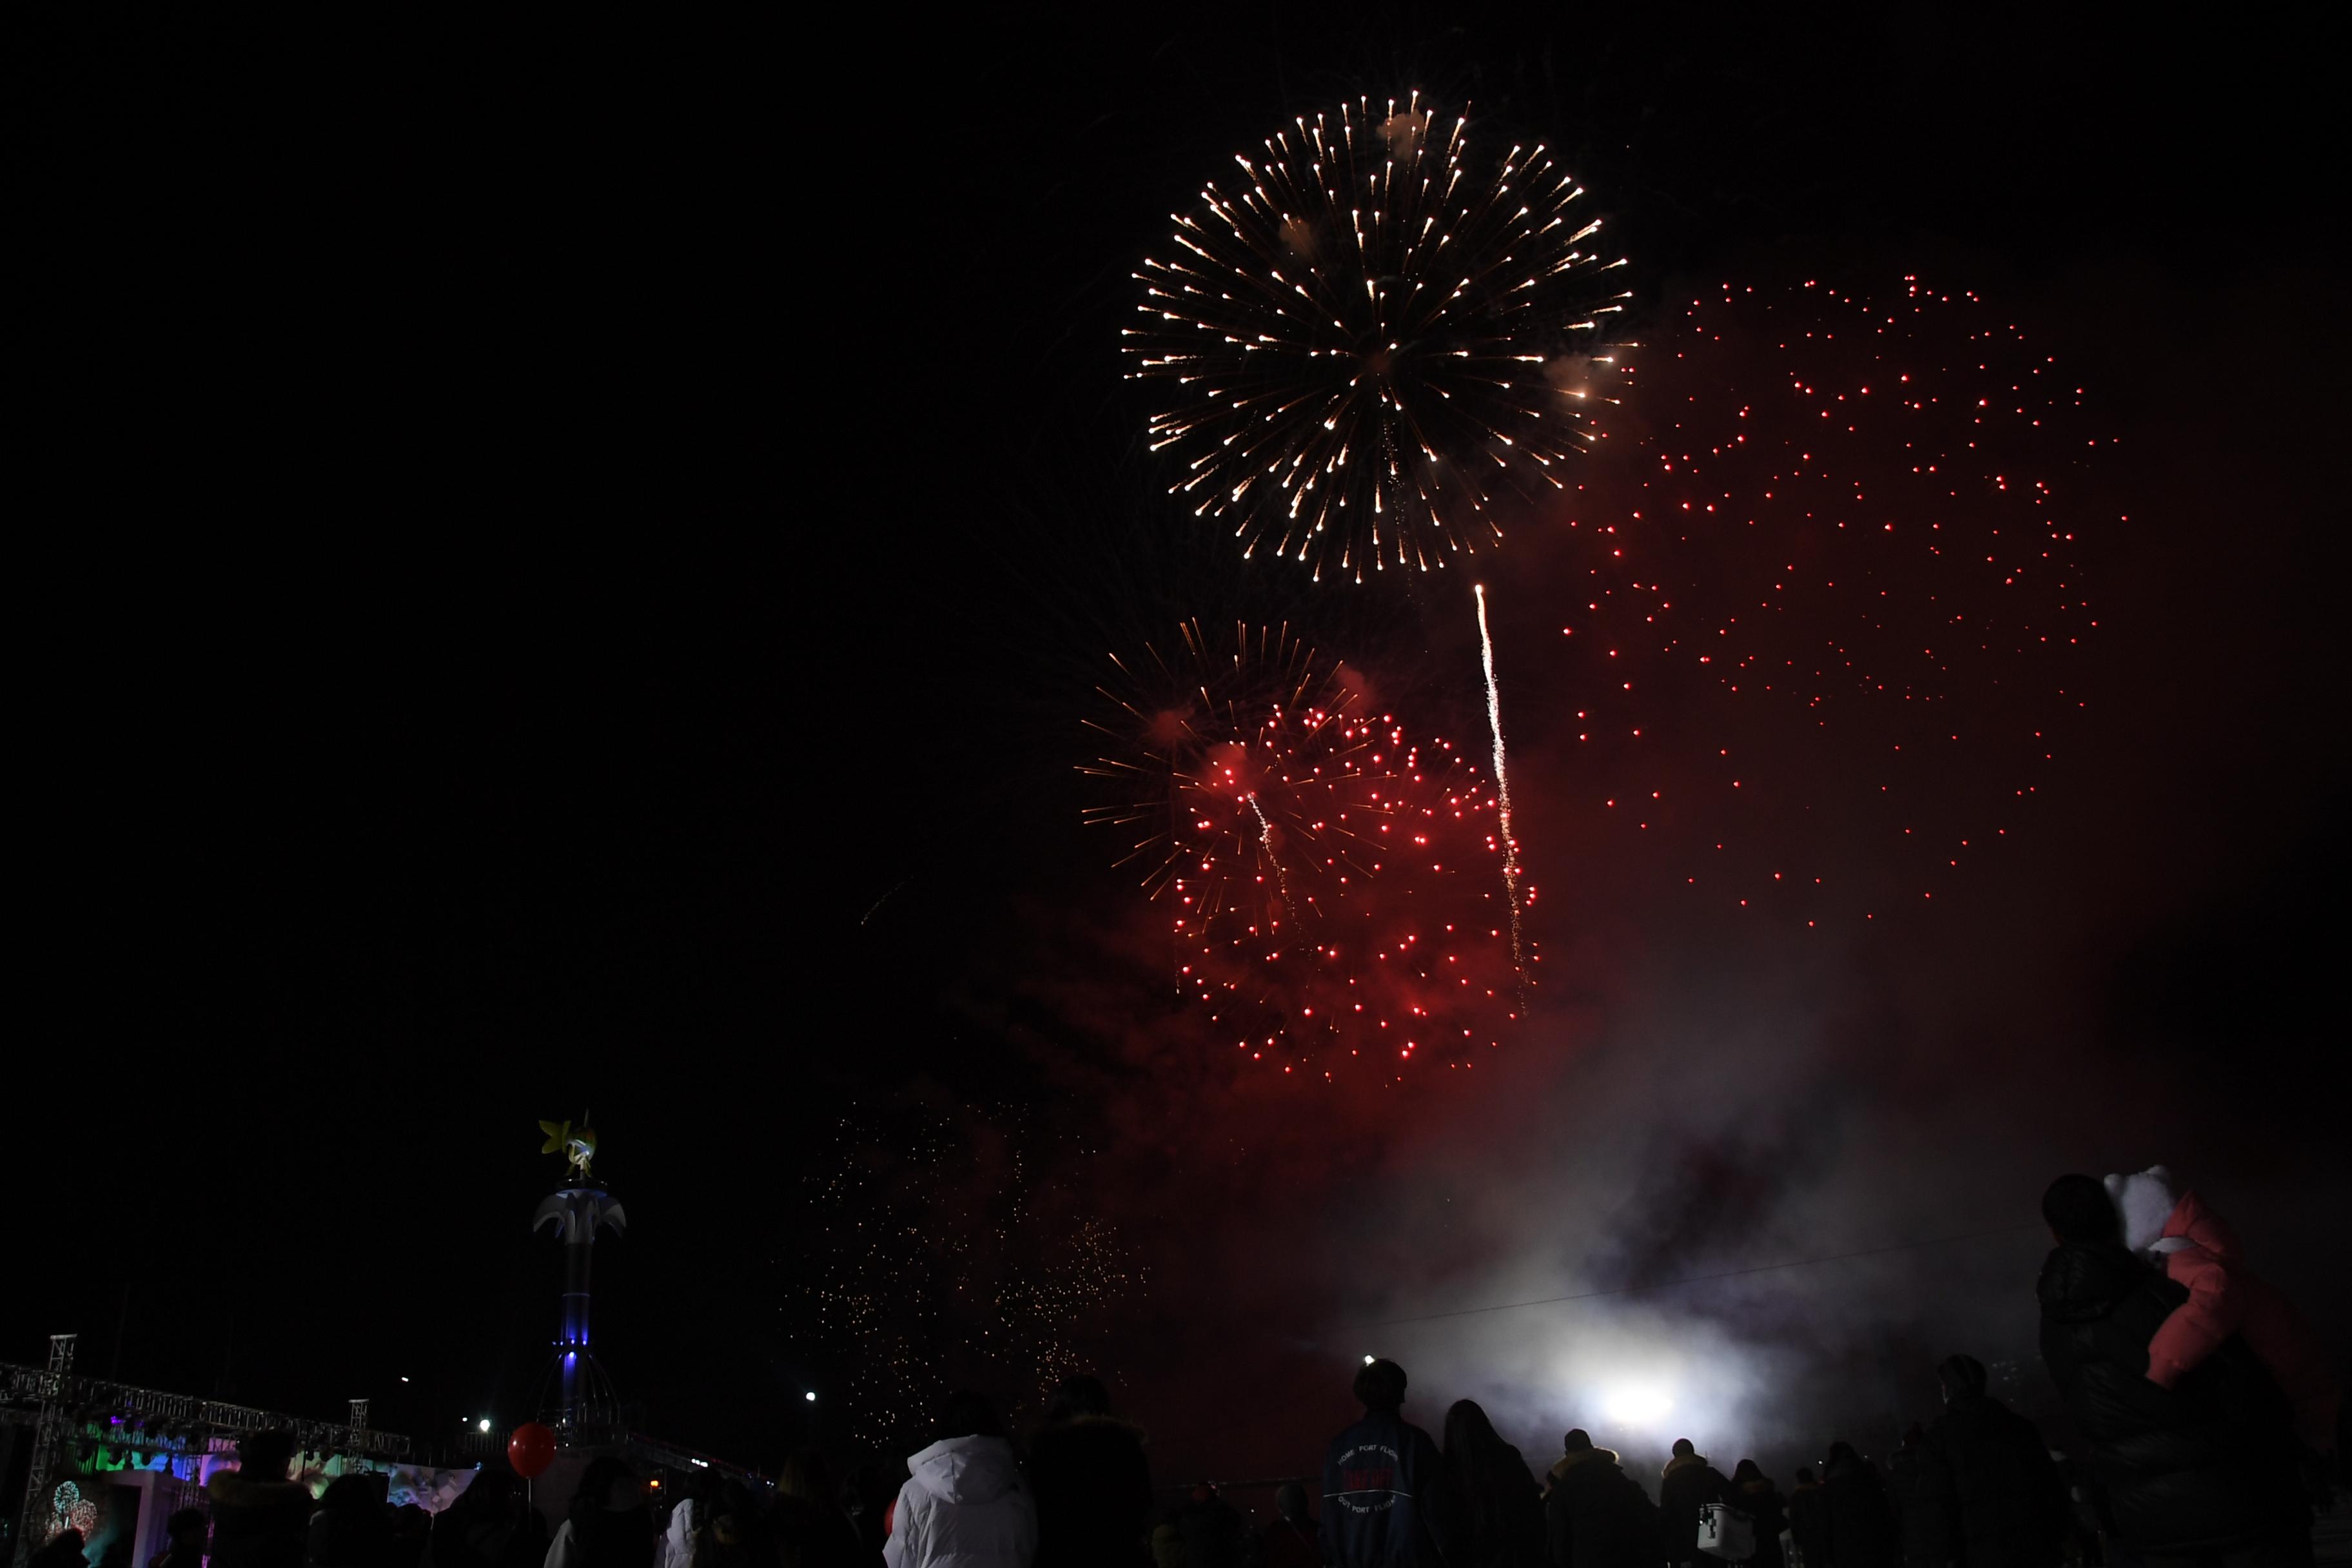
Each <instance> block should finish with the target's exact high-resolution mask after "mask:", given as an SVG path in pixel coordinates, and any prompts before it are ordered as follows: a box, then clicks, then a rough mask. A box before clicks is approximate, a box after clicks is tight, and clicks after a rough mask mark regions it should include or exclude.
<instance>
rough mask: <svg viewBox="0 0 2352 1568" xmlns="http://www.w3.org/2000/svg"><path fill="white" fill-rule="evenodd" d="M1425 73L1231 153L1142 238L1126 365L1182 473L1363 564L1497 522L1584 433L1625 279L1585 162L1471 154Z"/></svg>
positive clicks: (1353, 568) (1457, 546)
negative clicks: (1428, 87)
mask: <svg viewBox="0 0 2352 1568" xmlns="http://www.w3.org/2000/svg"><path fill="white" fill-rule="evenodd" d="M1471 141H1472V139H1471V136H1470V133H1469V121H1468V120H1467V119H1466V118H1464V117H1460V116H1456V117H1454V119H1452V120H1451V121H1441V120H1440V119H1438V118H1437V117H1436V116H1434V115H1433V114H1432V113H1431V112H1430V111H1429V110H1426V109H1424V108H1423V107H1422V104H1421V101H1420V97H1419V95H1418V94H1415V95H1414V96H1413V97H1412V98H1411V99H1409V100H1407V101H1406V102H1405V104H1404V105H1403V106H1402V107H1400V106H1399V105H1398V104H1397V102H1396V101H1395V100H1390V101H1389V104H1388V109H1387V112H1386V114H1385V115H1382V114H1381V113H1379V112H1378V111H1376V110H1374V109H1373V108H1372V106H1371V104H1370V102H1369V100H1358V101H1357V102H1356V103H1355V104H1352V105H1342V106H1341V107H1340V108H1339V110H1338V111H1337V113H1336V114H1333V115H1323V114H1318V115H1317V116H1316V117H1315V119H1314V120H1313V121H1307V120H1305V119H1300V120H1298V121H1295V122H1294V123H1293V125H1292V126H1291V127H1290V128H1288V129H1286V130H1284V131H1282V132H1277V133H1276V135H1275V136H1274V137H1273V138H1272V139H1271V140H1270V141H1268V142H1266V143H1265V155H1264V157H1263V158H1262V159H1251V158H1247V157H1237V158H1236V160H1235V161H1236V162H1237V163H1239V164H1240V165H1241V179H1240V181H1239V183H1238V184H1236V185H1235V186H1234V188H1233V189H1232V190H1230V191H1229V190H1227V189H1225V188H1223V187H1221V186H1220V185H1218V184H1216V183H1215V182H1211V183H1210V184H1209V185H1208V186H1207V187H1206V188H1205V189H1204V190H1203V191H1202V194H1201V200H1202V206H1201V208H1200V209H1199V210H1197V211H1195V212H1193V213H1192V214H1189V215H1182V216H1177V218H1176V219H1175V222H1176V231H1175V234H1174V236H1173V237H1172V242H1171V243H1172V246H1173V249H1172V250H1171V252H1170V253H1169V258H1168V259H1165V260H1160V259H1147V260H1146V261H1145V262H1144V264H1143V268H1142V270H1141V271H1140V272H1139V273H1138V274H1137V275H1136V276H1137V277H1138V279H1139V280H1140V281H1141V282H1142V283H1143V285H1144V298H1143V300H1142V302H1141V304H1140V306H1139V309H1140V310H1141V312H1142V316H1143V323H1144V324H1143V325H1141V326H1139V327H1136V328H1132V329H1129V331H1128V333H1127V334H1126V337H1127V345H1126V346H1127V349H1128V353H1129V357H1130V362H1131V369H1130V372H1129V374H1130V378H1131V379H1140V380H1145V381H1150V382H1152V383H1154V384H1157V385H1159V386H1160V387H1162V388H1164V389H1165V390H1166V391H1167V392H1169V393H1170V394H1171V395H1172V404H1171V406H1169V407H1168V408H1166V409H1165V410H1164V411H1162V412H1160V413H1159V414H1156V415H1155V416H1152V418H1151V421H1150V442H1151V445H1152V447H1153V448H1154V449H1155V450H1159V449H1167V450H1169V451H1170V452H1171V456H1172V457H1174V458H1176V459H1178V460H1179V461H1181V463H1182V465H1183V468H1182V477H1181V478H1180V479H1178V480H1177V481H1176V483H1175V484H1174V486H1173V487H1172V488H1171V493H1174V494H1178V495H1182V496H1185V497H1188V498H1191V499H1192V500H1193V503H1194V512H1195V515H1197V516H1201V517H1213V518H1216V519H1218V520H1220V521H1224V522H1228V523H1230V524H1232V525H1233V529H1234V537H1236V538H1237V539H1240V540H1241V541H1242V542H1244V554H1245V555H1255V553H1256V552H1259V551H1260V550H1265V551H1267V552H1272V553H1275V554H1277V555H1282V556H1286V557H1289V558H1291V559H1294V560H1297V561H1299V562H1302V563H1307V564H1310V565H1311V566H1312V567H1313V568H1314V573H1315V575H1316V577H1317V579H1318V580H1320V578H1321V577H1322V576H1323V574H1325V573H1326V572H1327V571H1330V572H1336V573H1339V574H1343V575H1351V576H1352V577H1354V579H1355V580H1356V581H1358V582H1361V581H1362V580H1363V578H1364V574H1365V572H1366V571H1367V570H1372V571H1379V570H1383V569H1385V568H1387V567H1389V566H1399V567H1407V566H1409V567H1414V568H1418V569H1419V570H1422V571H1427V570H1429V569H1430V568H1431V567H1432V566H1443V565H1444V564H1445V563H1446V561H1447V558H1448V557H1450V556H1451V555H1453V554H1454V552H1468V551H1474V550H1475V549H1476V548H1477V546H1478V545H1480V544H1482V543H1492V542H1496V541H1498V540H1500V539H1501V537H1502V528H1501V522H1500V520H1499V519H1498V518H1497V516H1496V511H1497V509H1498V503H1499V502H1501V501H1503V500H1506V499H1507V498H1509V497H1513V496H1532V495H1536V494H1539V493H1542V492H1544V491H1546V490H1548V489H1558V488H1559V487H1560V486H1561V483H1562V481H1561V478H1560V472H1559V470H1560V466H1561V465H1562V463H1563V462H1565V461H1566V460H1568V459H1569V458H1570V457H1571V456H1572V455H1573V454H1575V453H1576V452H1578V451H1579V450H1580V449H1581V448H1582V447H1583V446H1584V445H1585V443H1586V441H1587V440H1588V439H1589V437H1590V430H1589V420H1590V416H1591V412H1592V407H1593V405H1595V404H1597V403H1601V402H1604V401H1606V399H1605V398H1603V397H1601V395H1599V394H1598V393H1595V392H1592V391H1591V390H1590V389H1589V388H1588V385H1587V383H1588V381H1589V380H1590V379H1591V372H1592V370H1593V358H1594V355H1593V340H1595V339H1597V338H1598V337H1599V336H1600V328H1601V322H1602V321H1604V320H1606V319H1607V316H1608V315H1609V313H1611V312H1613V311H1616V310H1622V304H1621V302H1620V301H1622V300H1623V299H1624V298H1625V295H1624V294H1623V293H1622V291H1612V282H1613V281H1614V269H1615V268H1619V267H1622V266H1623V265H1624V262H1623V258H1616V259H1608V258H1604V256H1603V255H1602V253H1601V251H1599V250H1598V249H1597V248H1595V247H1596V245H1597V236H1598V231H1599V230H1600V228H1601V220H1600V219H1599V218H1597V217H1587V216H1584V215H1583V214H1582V213H1581V212H1580V210H1579V203H1580V198H1581V197H1582V196H1583V195H1584V191H1583V189H1582V188H1581V187H1580V186H1579V185H1578V184H1577V183H1576V181H1575V178H1574V176H1572V175H1570V174H1567V173H1565V172H1564V171H1562V170H1560V169H1559V167H1558V166H1557V165H1556V164H1555V163H1553V161H1552V159H1551V157H1550V155H1549V153H1547V152H1546V150H1545V149H1544V148H1543V147H1542V146H1540V145H1538V146H1534V147H1528V146H1515V147H1512V148H1510V149H1509V150H1508V151H1507V152H1506V153H1503V154H1502V155H1501V156H1500V157H1499V158H1491V159H1481V158H1480V157H1478V156H1477V155H1475V154H1474V153H1473V151H1472V147H1471Z"/></svg>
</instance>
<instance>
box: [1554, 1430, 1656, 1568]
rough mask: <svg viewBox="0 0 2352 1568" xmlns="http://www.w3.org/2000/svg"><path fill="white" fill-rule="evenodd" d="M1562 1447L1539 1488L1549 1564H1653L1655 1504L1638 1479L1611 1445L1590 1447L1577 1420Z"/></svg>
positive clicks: (1642, 1567) (1611, 1567)
mask: <svg viewBox="0 0 2352 1568" xmlns="http://www.w3.org/2000/svg"><path fill="white" fill-rule="evenodd" d="M1563 1447H1565V1448H1566V1450H1567V1451H1566V1452H1565V1453H1563V1454H1562V1455H1561V1456H1560V1458H1559V1463H1557V1464H1555V1465H1553V1466H1552V1468H1551V1487H1550V1489H1549V1490H1548V1491H1546V1492H1545V1493H1544V1551H1545V1554H1546V1556H1548V1557H1549V1559H1550V1562H1551V1565H1552V1568H1656V1563H1657V1562H1658V1558H1659V1554H1660V1550H1661V1548H1660V1546H1659V1531H1658V1509H1657V1505H1656V1504H1655V1503H1653V1502H1652V1501H1651V1500H1650V1494H1649V1493H1647V1492H1645V1491H1643V1489H1642V1483H1641V1482H1639V1481H1637V1480H1635V1479H1633V1477H1631V1476H1629V1475H1627V1474H1626V1473H1625V1472H1624V1470H1622V1468H1619V1466H1618V1463H1617V1454H1616V1450H1614V1449H1612V1448H1596V1447H1593V1446H1592V1439H1591V1437H1590V1436H1586V1435H1585V1431H1584V1428H1583V1427H1581V1426H1579V1427H1577V1428H1576V1429H1575V1430H1573V1431H1571V1432H1570V1433H1569V1435H1568V1436H1567V1438H1566V1439H1565V1441H1564V1444H1563Z"/></svg>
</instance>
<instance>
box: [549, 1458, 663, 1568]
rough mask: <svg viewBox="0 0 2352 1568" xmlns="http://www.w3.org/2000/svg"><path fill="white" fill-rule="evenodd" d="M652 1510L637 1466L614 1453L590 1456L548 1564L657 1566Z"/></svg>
mask: <svg viewBox="0 0 2352 1568" xmlns="http://www.w3.org/2000/svg"><path fill="white" fill-rule="evenodd" d="M653 1562H654V1516H653V1510H651V1509H649V1508H647V1507H646V1489H645V1484H644V1483H643V1482H641V1481H640V1480H638V1479H637V1473H636V1471H635V1470H633V1469H631V1468H629V1467H628V1465H627V1464H626V1463H625V1461H623V1460H621V1459H617V1458H614V1457H613V1456H612V1455H610V1454H606V1455H604V1456H602V1457H600V1458H594V1459H591V1460H589V1461H588V1468H586V1469H584V1470H583V1471H581V1472H580V1485H579V1489H577V1490H575V1491H574V1492H573V1493H572V1506H571V1507H570V1508H569V1509H567V1510H565V1511H564V1516H563V1522H562V1524H560V1525H558V1526H556V1529H555V1539H554V1540H553V1541H551V1542H548V1547H547V1568H653Z"/></svg>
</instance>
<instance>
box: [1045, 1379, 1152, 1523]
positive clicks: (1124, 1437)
mask: <svg viewBox="0 0 2352 1568" xmlns="http://www.w3.org/2000/svg"><path fill="white" fill-rule="evenodd" d="M1028 1470H1029V1487H1030V1490H1031V1491H1032V1492H1033V1493H1034V1496H1035V1498H1036V1500H1037V1568H1094V1565H1096V1564H1100V1565H1102V1568H1131V1565H1134V1564H1140V1563H1143V1562H1144V1561H1145V1559H1146V1557H1147V1555H1148V1554H1149V1552H1150V1542H1149V1541H1148V1539H1147V1532H1146V1528H1145V1527H1146V1525H1147V1523H1148V1521H1150V1516H1151V1464H1150V1460H1148V1459H1146V1458H1144V1456H1143V1434H1142V1433H1140V1432H1139V1431H1137V1430H1136V1429H1135V1428H1134V1427H1132V1426H1129V1425H1128V1424H1127V1423H1126V1422H1124V1421H1121V1420H1119V1419H1118V1418H1117V1417H1116V1416H1114V1415H1112V1414H1111V1412H1110V1391H1109V1390H1108V1389H1106V1388H1105V1387H1104V1386H1103V1384H1102V1380H1101V1379H1100V1378H1097V1377H1085V1376H1080V1377H1072V1378H1067V1379H1065V1380H1064V1381H1063V1383H1062V1385H1061V1386H1060V1387H1059V1388H1056V1389H1055V1391H1054V1397H1053V1398H1052V1399H1051V1400H1050V1401H1049V1402H1047V1404H1046V1406H1045V1424H1044V1425H1043V1426H1039V1427H1038V1428H1037V1433H1036V1436H1034V1437H1032V1438H1031V1439H1030V1441H1029V1464H1028Z"/></svg>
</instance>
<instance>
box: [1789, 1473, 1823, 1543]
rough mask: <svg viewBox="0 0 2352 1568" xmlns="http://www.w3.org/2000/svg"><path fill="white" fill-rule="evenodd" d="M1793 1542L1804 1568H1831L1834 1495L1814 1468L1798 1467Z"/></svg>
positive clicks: (1793, 1499)
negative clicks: (1831, 1509)
mask: <svg viewBox="0 0 2352 1568" xmlns="http://www.w3.org/2000/svg"><path fill="white" fill-rule="evenodd" d="M1789 1542H1790V1544H1791V1545H1793V1546H1794V1547H1796V1549H1797V1555H1798V1557H1799V1558H1801V1559H1802V1560H1803V1563H1804V1568H1827V1564H1828V1563H1829V1560H1830V1494H1829V1493H1828V1492H1827V1491H1825V1490H1824V1489H1822V1483H1821V1481H1820V1480H1819V1479H1817V1478H1816V1477H1815V1476H1814V1475H1813V1468H1812V1467H1811V1465H1799V1466H1798V1467H1797V1479H1796V1484H1795V1485H1794V1486H1793V1487H1791V1488H1790V1490H1789Z"/></svg>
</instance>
